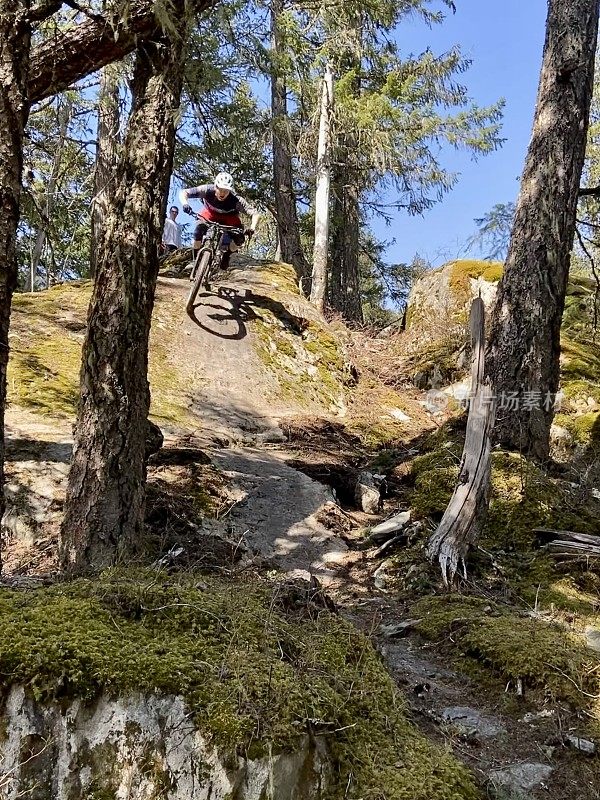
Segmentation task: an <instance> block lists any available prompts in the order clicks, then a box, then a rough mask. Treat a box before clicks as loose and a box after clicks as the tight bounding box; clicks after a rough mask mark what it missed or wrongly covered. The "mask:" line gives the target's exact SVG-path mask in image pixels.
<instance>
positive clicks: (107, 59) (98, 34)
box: [29, 0, 211, 102]
mask: <svg viewBox="0 0 600 800" xmlns="http://www.w3.org/2000/svg"><path fill="white" fill-rule="evenodd" d="M210 5H211V0H191V2H190V3H189V4H188V10H193V12H194V13H200V12H201V11H204V10H205V9H207V8H208V7H209V6H210ZM190 6H191V9H190ZM110 8H111V7H110V6H109V7H108V9H107V18H106V19H101V18H100V17H97V18H94V19H87V20H86V21H85V22H82V23H81V24H79V25H77V27H75V28H71V29H68V30H65V31H56V32H55V33H54V35H52V36H50V37H49V38H47V39H45V40H44V41H43V42H42V43H41V44H39V45H38V46H37V47H36V48H35V49H34V50H33V52H32V56H31V68H30V72H29V100H30V102H39V101H40V100H44V99H45V98H46V97H50V96H52V95H54V94H57V93H58V92H61V91H62V90H63V89H66V88H67V87H69V86H72V85H73V84H74V83H76V82H77V81H78V80H81V78H85V76H86V75H91V73H92V72H96V71H97V70H99V69H101V68H102V67H104V66H106V65H107V64H112V63H113V62H115V61H120V60H121V59H123V58H124V57H125V56H126V55H128V54H129V53H132V52H133V51H134V50H135V48H136V46H137V45H138V44H139V43H140V42H141V41H143V40H146V39H151V38H153V37H154V36H156V35H158V34H160V23H159V20H158V19H157V17H156V14H155V9H156V3H155V0H119V1H118V2H114V3H113V4H112V8H113V9H114V10H113V11H112V12H111V10H110Z"/></svg>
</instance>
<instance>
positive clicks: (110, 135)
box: [90, 64, 121, 278]
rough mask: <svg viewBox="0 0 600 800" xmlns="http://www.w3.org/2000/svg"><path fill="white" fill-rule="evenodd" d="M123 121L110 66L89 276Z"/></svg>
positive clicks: (101, 106)
mask: <svg viewBox="0 0 600 800" xmlns="http://www.w3.org/2000/svg"><path fill="white" fill-rule="evenodd" d="M120 122H121V119H120V112H119V78H118V68H117V67H116V66H115V65H113V64H109V65H108V66H106V67H104V69H103V70H102V74H101V76H100V94H99V97H98V134H97V141H98V144H97V146H96V164H95V168H94V199H93V202H92V229H91V235H90V277H92V278H93V277H94V276H95V274H96V264H97V261H98V254H99V252H100V245H101V237H102V232H103V230H104V227H105V219H106V211H107V207H108V198H109V195H110V188H111V185H112V182H113V181H114V180H115V176H116V170H115V168H116V165H117V156H118V149H117V148H118V144H119V127H120Z"/></svg>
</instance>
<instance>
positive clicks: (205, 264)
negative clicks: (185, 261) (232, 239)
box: [185, 250, 212, 314]
mask: <svg viewBox="0 0 600 800" xmlns="http://www.w3.org/2000/svg"><path fill="white" fill-rule="evenodd" d="M211 258H212V253H211V252H210V250H205V251H204V252H203V253H202V255H201V256H200V261H199V263H198V266H197V267H196V272H195V274H194V279H193V281H192V286H191V289H190V293H189V295H188V299H187V304H186V307H185V308H186V311H187V312H188V314H193V313H194V303H195V301H196V297H197V296H198V292H199V291H200V287H201V286H202V284H203V283H206V280H207V278H208V272H209V269H210V262H211Z"/></svg>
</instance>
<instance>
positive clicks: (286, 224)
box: [271, 0, 309, 278]
mask: <svg viewBox="0 0 600 800" xmlns="http://www.w3.org/2000/svg"><path fill="white" fill-rule="evenodd" d="M283 8H284V4H283V0H271V116H272V121H273V122H272V124H273V186H274V191H275V205H276V209H277V210H276V221H277V234H278V237H279V247H280V251H281V258H282V260H283V261H285V262H287V263H288V264H292V266H293V267H294V269H295V270H296V274H297V275H298V277H299V278H305V277H306V276H307V275H308V274H309V269H308V265H307V263H306V259H305V258H304V252H303V250H302V244H301V242H300V226H299V224H298V211H297V208H296V196H295V194H294V177H293V170H292V154H291V147H290V134H289V130H288V118H287V86H286V82H285V76H284V74H283V70H282V69H281V67H280V65H279V64H278V60H279V59H280V58H281V56H282V51H283V49H284V42H283V36H282V34H281V31H280V28H279V24H278V18H279V17H280V16H281V14H282V13H283Z"/></svg>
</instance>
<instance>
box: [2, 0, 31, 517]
mask: <svg viewBox="0 0 600 800" xmlns="http://www.w3.org/2000/svg"><path fill="white" fill-rule="evenodd" d="M28 11H29V0H0V519H2V517H3V515H4V509H5V500H4V449H5V447H4V410H5V407H6V369H7V365H8V352H9V350H8V326H9V321H10V307H11V302H12V296H13V292H14V290H15V287H16V285H17V253H16V241H17V224H18V222H19V203H20V198H21V186H22V184H21V180H22V173H23V135H24V130H25V125H26V123H27V116H28V114H29V103H28V101H27V69H28V65H29V56H30V47H31V26H30V23H29V21H28V18H27V12H28Z"/></svg>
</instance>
